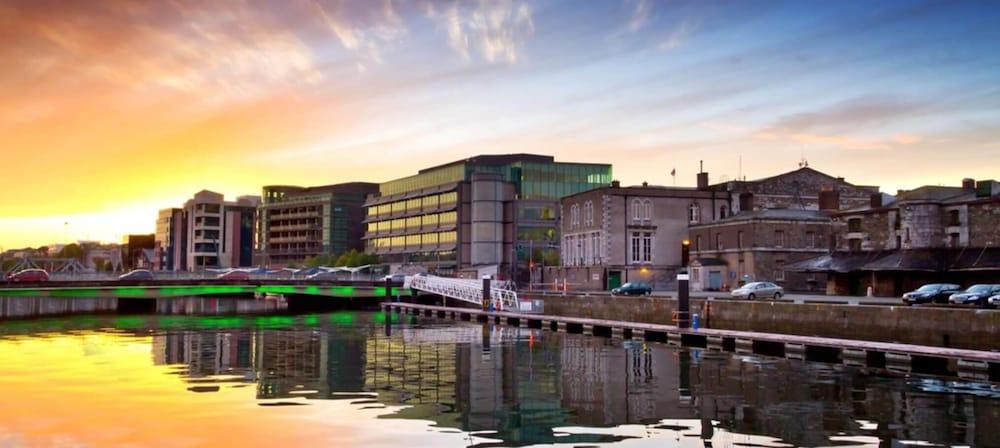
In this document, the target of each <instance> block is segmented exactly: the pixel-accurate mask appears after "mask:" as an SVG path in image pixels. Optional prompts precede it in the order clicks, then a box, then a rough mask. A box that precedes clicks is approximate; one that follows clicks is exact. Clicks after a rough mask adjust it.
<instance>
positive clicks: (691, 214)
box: [688, 204, 701, 224]
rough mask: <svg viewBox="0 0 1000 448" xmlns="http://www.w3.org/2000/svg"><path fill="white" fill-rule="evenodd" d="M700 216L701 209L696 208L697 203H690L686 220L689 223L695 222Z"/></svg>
mask: <svg viewBox="0 0 1000 448" xmlns="http://www.w3.org/2000/svg"><path fill="white" fill-rule="evenodd" d="M700 218H701V210H700V209H699V208H698V204H691V206H690V207H688V222H689V223H691V224H697V223H698V220H699V219H700Z"/></svg>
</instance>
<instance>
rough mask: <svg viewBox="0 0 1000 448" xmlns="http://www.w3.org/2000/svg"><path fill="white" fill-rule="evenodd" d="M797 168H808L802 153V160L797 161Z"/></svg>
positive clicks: (807, 162)
mask: <svg viewBox="0 0 1000 448" xmlns="http://www.w3.org/2000/svg"><path fill="white" fill-rule="evenodd" d="M799 168H809V160H807V159H806V155H805V153H803V154H802V158H801V159H799Z"/></svg>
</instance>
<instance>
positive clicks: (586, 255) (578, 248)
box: [562, 232, 604, 266]
mask: <svg viewBox="0 0 1000 448" xmlns="http://www.w3.org/2000/svg"><path fill="white" fill-rule="evenodd" d="M601 242H602V238H601V232H590V233H583V234H578V235H567V236H565V237H564V238H563V249H562V250H563V264H565V265H566V266H594V265H599V264H601V261H602V260H603V259H604V251H603V250H602V244H601Z"/></svg>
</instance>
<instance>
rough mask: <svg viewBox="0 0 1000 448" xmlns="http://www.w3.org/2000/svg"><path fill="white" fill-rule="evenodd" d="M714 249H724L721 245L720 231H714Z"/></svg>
mask: <svg viewBox="0 0 1000 448" xmlns="http://www.w3.org/2000/svg"><path fill="white" fill-rule="evenodd" d="M715 249H716V250H723V249H725V247H724V246H723V245H722V234H721V233H716V234H715Z"/></svg>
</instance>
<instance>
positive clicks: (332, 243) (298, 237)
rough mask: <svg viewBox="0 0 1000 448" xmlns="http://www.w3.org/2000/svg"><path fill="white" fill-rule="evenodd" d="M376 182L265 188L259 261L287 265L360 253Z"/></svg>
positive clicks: (259, 233) (261, 207) (376, 187)
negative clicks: (366, 210)
mask: <svg viewBox="0 0 1000 448" xmlns="http://www.w3.org/2000/svg"><path fill="white" fill-rule="evenodd" d="M377 191H378V184H373V183H367V182H351V183H344V184H337V185H325V186H320V187H296V186H286V185H274V186H267V187H264V194H263V202H261V205H260V210H259V212H260V213H259V215H260V229H259V230H258V235H259V239H260V240H259V242H258V247H259V254H258V256H259V258H260V259H259V260H258V261H259V263H260V264H263V265H265V266H287V265H289V264H297V263H301V262H302V261H304V260H305V259H306V258H308V257H315V256H318V255H330V256H334V255H340V254H342V253H344V252H347V251H349V250H351V249H355V250H362V249H364V246H363V245H362V243H361V237H362V236H363V234H364V227H363V226H362V225H361V221H362V220H363V219H364V209H363V208H362V206H363V204H364V202H365V198H366V197H367V196H368V195H371V194H375V193H376V192H377Z"/></svg>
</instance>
